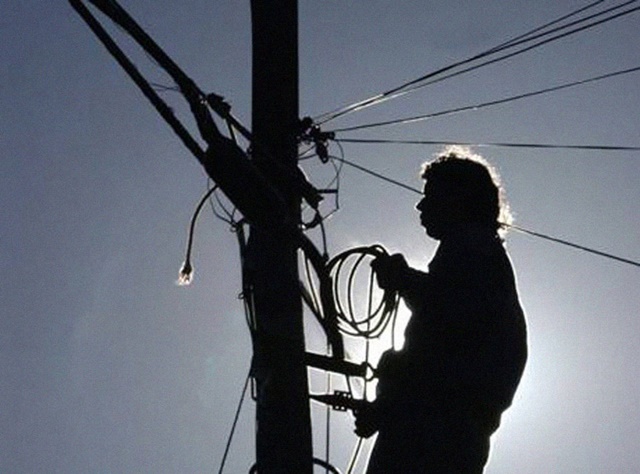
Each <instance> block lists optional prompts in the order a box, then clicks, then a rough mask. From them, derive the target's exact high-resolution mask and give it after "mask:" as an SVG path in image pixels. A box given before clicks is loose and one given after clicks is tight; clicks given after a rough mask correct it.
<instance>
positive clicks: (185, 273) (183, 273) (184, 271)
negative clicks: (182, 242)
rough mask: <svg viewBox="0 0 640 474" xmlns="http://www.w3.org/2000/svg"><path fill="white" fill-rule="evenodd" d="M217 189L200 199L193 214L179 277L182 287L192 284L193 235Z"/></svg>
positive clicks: (210, 190)
mask: <svg viewBox="0 0 640 474" xmlns="http://www.w3.org/2000/svg"><path fill="white" fill-rule="evenodd" d="M216 189H218V186H214V187H212V188H211V189H209V190H208V191H207V192H206V193H205V195H204V196H202V199H200V202H199V203H198V205H197V207H196V210H195V211H194V213H193V216H191V223H190V224H189V238H188V240H187V251H186V255H185V258H184V263H183V264H182V267H181V268H180V273H179V276H178V285H181V286H184V285H188V284H190V283H191V281H192V279H193V266H192V265H191V250H192V246H193V234H194V230H195V227H196V222H197V220H198V215H199V214H200V211H201V210H202V206H204V204H205V203H206V202H207V200H208V199H209V196H211V194H213V192H214V191H215V190H216Z"/></svg>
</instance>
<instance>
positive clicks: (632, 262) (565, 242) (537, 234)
mask: <svg viewBox="0 0 640 474" xmlns="http://www.w3.org/2000/svg"><path fill="white" fill-rule="evenodd" d="M345 163H346V164H348V165H350V166H352V167H354V168H356V169H358V170H360V171H362V172H364V173H366V174H368V175H370V176H373V177H375V178H378V179H381V180H383V181H386V182H388V183H390V184H393V185H396V186H398V187H401V188H403V189H406V190H408V191H411V192H413V193H417V194H422V191H420V190H419V189H418V188H414V187H412V186H409V185H406V184H404V183H401V182H399V181H396V180H394V179H391V178H389V177H387V176H384V175H383V174H380V173H378V172H375V171H372V170H370V169H368V168H365V167H364V166H361V165H357V164H355V163H351V162H347V161H345ZM501 225H502V226H504V227H508V228H511V229H513V230H515V231H518V232H521V233H524V234H528V235H531V236H533V237H538V238H541V239H544V240H548V241H551V242H555V243H557V244H561V245H566V246H568V247H572V248H574V249H578V250H582V251H584V252H587V253H591V254H593V255H598V256H600V257H604V258H608V259H610V260H614V261H617V262H620V263H626V264H628V265H633V266H635V267H640V262H638V261H635V260H631V259H627V258H623V257H619V256H617V255H614V254H611V253H609V252H603V251H601V250H597V249H594V248H591V247H587V246H584V245H580V244H576V243H573V242H570V241H568V240H564V239H559V238H557V237H552V236H550V235H546V234H542V233H540V232H535V231H532V230H529V229H526V228H524V227H520V226H516V225H513V224H505V223H503V224H501Z"/></svg>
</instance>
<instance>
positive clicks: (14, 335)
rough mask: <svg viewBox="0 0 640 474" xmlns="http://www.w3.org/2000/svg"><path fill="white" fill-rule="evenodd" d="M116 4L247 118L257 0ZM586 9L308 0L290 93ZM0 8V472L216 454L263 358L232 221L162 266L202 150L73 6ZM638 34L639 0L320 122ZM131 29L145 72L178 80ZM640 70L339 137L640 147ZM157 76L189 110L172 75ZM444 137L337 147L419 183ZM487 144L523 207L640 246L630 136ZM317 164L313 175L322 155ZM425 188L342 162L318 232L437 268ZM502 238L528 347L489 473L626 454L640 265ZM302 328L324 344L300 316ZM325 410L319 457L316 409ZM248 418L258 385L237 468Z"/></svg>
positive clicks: (235, 467) (197, 181)
mask: <svg viewBox="0 0 640 474" xmlns="http://www.w3.org/2000/svg"><path fill="white" fill-rule="evenodd" d="M122 3H123V6H124V7H125V8H127V10H128V11H129V12H130V13H131V14H132V15H133V16H134V17H135V18H137V19H138V20H139V21H140V23H141V24H142V25H143V26H144V27H145V28H146V29H147V31H148V32H149V33H150V34H151V35H152V36H153V37H154V38H155V39H156V40H157V41H158V42H159V43H160V45H161V46H163V47H164V48H165V49H166V51H167V52H168V53H169V54H170V55H171V56H172V57H173V58H174V59H175V60H176V61H177V62H178V64H180V65H181V66H182V68H183V69H184V70H185V71H186V72H187V73H188V74H190V75H191V76H192V77H193V78H194V79H195V80H196V82H197V83H198V84H199V85H200V87H201V88H202V89H204V90H206V91H212V92H216V93H218V94H221V95H224V96H225V97H226V98H227V100H228V101H229V102H230V103H231V104H232V106H233V111H234V113H235V115H236V116H238V117H239V118H240V119H241V120H242V121H243V122H245V123H246V124H249V123H250V109H251V108H250V81H251V71H250V47H251V38H250V11H249V2H248V1H243V2H238V1H232V0H219V1H216V2H211V1H204V0H193V1H190V2H182V3H179V2H170V1H168V0H155V1H143V2H142V1H138V2H133V1H124V0H123V2H122ZM178 3H179V6H177V5H178ZM588 3H589V2H588V1H587V0H579V1H578V0H562V1H557V0H538V1H536V2H531V1H528V0H511V1H509V2H504V1H500V0H484V1H482V2H471V1H469V2H451V1H447V0H434V1H431V2H421V1H416V0H402V1H390V0H367V1H366V2H365V1H361V2H355V1H351V2H344V1H340V2H339V1H311V0H302V1H301V2H300V71H301V84H300V90H301V92H300V95H301V97H300V101H301V102H300V103H301V113H302V114H303V115H312V116H314V115H318V114H321V113H324V112H327V111H330V110H332V109H334V108H336V107H339V106H342V105H347V104H350V103H352V102H354V101H357V100H360V99H364V98H366V97H369V96H371V95H373V94H376V93H379V92H382V91H385V90H388V89H391V88H393V87H395V86H397V85H400V84H402V83H404V82H406V81H409V80H412V79H415V78H417V77H420V76H421V75H423V74H425V73H427V72H430V71H432V70H435V69H437V68H439V67H443V66H446V65H449V64H451V63H452V62H455V61H457V60H460V59H464V58H466V57H469V56H472V55H474V54H476V53H479V52H482V51H484V50H486V49H488V48H491V47H493V46H495V45H497V44H499V43H501V42H503V41H505V40H507V39H510V38H511V37H513V36H515V35H518V34H520V33H522V32H525V31H527V30H529V29H531V28H533V27H536V26H539V25H541V24H544V23H545V22H547V21H550V20H553V19H555V18H557V17H559V16H561V15H563V14H566V13H569V12H571V11H573V10H575V9H577V8H580V7H581V6H586V5H587V4H588ZM620 3H621V2H620V1H613V0H611V1H603V2H601V5H599V6H598V9H594V10H593V11H594V12H595V11H599V10H602V9H604V8H608V7H610V6H615V5H618V4H620ZM634 3H635V2H632V4H631V5H630V7H629V8H631V7H634ZM636 5H637V4H636ZM1 11H2V13H1V14H0V68H1V69H0V78H1V79H0V110H2V112H1V113H0V143H1V145H2V146H1V149H2V159H1V160H0V180H1V181H0V198H1V202H2V203H3V206H2V208H3V211H2V219H1V222H2V225H1V226H0V264H1V268H2V273H3V275H4V277H3V282H2V285H1V286H0V305H1V311H2V312H1V318H0V379H1V380H2V384H1V385H0V406H2V407H3V408H2V410H1V411H0V445H1V446H2V452H3V454H2V456H1V457H0V472H65V473H85V472H105V473H107V472H109V473H116V472H117V473H120V472H122V473H124V472H149V473H151V472H153V473H177V472H180V473H201V472H217V470H218V467H219V465H220V460H221V457H222V453H223V450H224V446H225V442H226V439H227V436H228V432H229V429H230V426H231V422H232V420H233V415H234V410H235V407H236V404H237V402H238V398H239V396H240V392H241V388H242V386H243V382H244V378H245V376H246V373H247V370H248V367H249V362H250V358H251V348H250V341H249V333H248V329H247V328H246V325H245V321H244V316H243V313H242V311H243V309H242V304H241V302H240V301H239V300H238V298H237V296H238V294H239V292H240V276H239V259H238V253H237V245H236V240H235V236H234V235H233V234H232V233H231V232H229V228H228V226H227V224H225V223H223V222H221V221H219V220H216V219H215V218H214V217H213V216H212V215H211V214H210V213H208V214H206V215H203V217H202V218H201V219H200V221H199V224H198V227H197V230H196V232H197V234H196V242H195V250H194V265H195V268H196V274H195V280H194V282H193V284H192V286H191V287H188V288H183V287H178V286H176V284H175V280H176V277H177V271H178V269H179V267H180V264H181V262H182V259H183V252H184V247H185V243H186V232H187V227H188V223H189V219H190V217H191V212H192V210H193V208H194V206H195V204H196V203H197V201H198V199H199V198H200V195H201V194H202V193H203V192H204V190H205V189H206V179H205V175H204V172H203V171H202V169H201V167H200V166H199V165H198V164H197V162H196V161H195V159H194V158H192V157H191V156H190V155H189V154H188V153H187V151H186V150H185V149H184V148H183V147H182V145H181V144H180V143H179V141H178V140H177V139H176V138H175V136H174V135H173V134H172V133H171V132H170V130H169V129H168V127H167V126H166V125H165V124H164V122H163V121H162V120H161V119H160V118H159V117H158V116H157V115H156V113H155V111H154V110H153V109H152V108H151V106H150V105H149V104H148V103H147V102H146V100H145V99H144V98H143V97H142V95H141V94H140V92H139V91H138V90H137V89H136V88H135V86H134V85H133V84H132V83H131V82H130V80H129V79H128V78H127V77H126V76H125V75H124V73H123V72H122V71H121V70H120V69H119V67H118V66H117V65H116V64H115V62H114V61H113V60H112V59H111V57H110V56H109V55H108V54H107V53H106V52H105V51H104V49H103V48H102V46H101V45H100V44H99V43H98V41H97V40H96V39H95V38H94V37H93V35H92V34H91V33H90V31H89V30H88V28H87V27H86V26H85V25H84V24H83V23H82V22H81V21H80V19H79V17H77V15H76V14H75V13H74V12H73V11H72V9H71V7H70V6H69V5H68V4H67V3H66V2H37V1H34V0H25V1H15V0H14V1H11V0H9V1H7V2H3V6H2V8H1ZM110 31H112V32H114V33H115V34H116V37H118V38H120V39H123V35H122V34H121V33H120V32H118V30H117V29H114V28H110ZM639 41H640V12H635V13H633V14H630V15H626V16H624V17H623V18H619V19H617V20H614V21H611V22H609V23H607V24H604V25H601V26H598V27H596V28H593V29H590V30H588V31H585V32H583V33H580V34H577V35H574V36H571V37H569V38H566V39H563V40H560V41H557V42H554V43H552V44H549V45H546V46H543V47H540V48H538V49H535V50H534V51H531V52H528V53H525V54H523V55H521V56H518V57H516V58H512V59H510V60H508V61H505V62H501V63H498V64H494V65H491V66H488V67H485V68H482V69H479V70H477V71H474V72H472V73H469V74H466V75H462V76H459V77H456V78H452V79H449V80H446V81H442V82H441V83H439V84H437V85H434V86H431V87H428V88H425V89H423V90H421V91H418V92H416V93H414V94H410V95H408V96H406V97H404V98H399V99H394V100H391V101H389V102H387V103H386V104H383V105H380V106H377V107H372V108H370V109H367V110H366V111H362V112H358V113H354V114H352V115H350V116H348V117H345V118H343V119H339V120H336V121H334V122H330V123H328V124H327V125H326V127H325V128H333V127H336V128H339V127H345V126H352V125H360V124H365V123H370V122H377V121H381V120H387V119H394V118H399V117H406V116H412V115H419V114H425V113H430V112H437V111H440V110H445V109H449V108H455V107H461V106H467V105H474V104H478V103H483V102H488V101H493V100H498V99H502V98H505V97H509V96H512V95H517V94H521V93H526V92H529V91H534V90H538V89H543V88H546V87H551V86H556V85H559V84H563V83H566V82H571V81H578V80H582V79H588V78H590V77H594V76H599V75H602V74H607V73H611V72H614V71H618V70H623V69H627V68H633V67H638V66H640V48H638V42H639ZM123 44H124V45H125V46H126V47H127V51H130V52H132V53H134V54H133V57H134V58H135V61H136V64H138V65H139V66H140V67H141V69H142V70H143V71H144V72H145V73H149V74H150V76H151V77H152V79H153V80H154V81H155V82H158V83H160V84H164V85H171V82H170V81H169V80H168V79H167V77H166V76H164V75H163V74H162V73H161V72H159V70H158V68H156V67H155V66H154V65H153V64H152V63H151V62H150V61H149V60H148V58H146V57H145V56H144V54H140V53H139V52H137V50H136V49H135V48H134V47H133V45H132V43H131V42H128V41H126V40H125V41H123ZM638 74H640V73H633V74H627V75H624V76H619V77H615V78H611V79H607V80H603V81H601V82H595V83H591V84H586V85H583V86H580V87H575V88H571V89H565V90H562V91H559V92H556V93H552V94H548V95H544V96H540V97H535V98H529V99H523V100H520V101H515V102H512V103H508V104H503V105H498V106H495V107H488V108H484V109H481V110H477V111H469V112H464V113H460V114H457V115H452V116H448V117H441V118H437V119H432V120H429V121H425V122H420V123H416V124H411V125H399V126H395V127H381V128H377V129H372V130H369V131H354V132H348V133H347V132H345V133H344V134H342V135H340V136H341V137H343V138H383V139H414V140H415V139H423V140H440V141H444V140H450V141H460V142H471V143H487V142H520V143H553V144H565V145H567V144H575V145H615V146H639V145H640V134H639V133H638V130H639V129H640V123H639V120H638V110H639V109H640V91H639V89H638V80H639V76H638ZM162 96H163V97H164V98H166V100H168V101H169V102H170V103H171V105H172V106H174V107H176V112H177V113H179V114H182V115H181V117H183V118H185V117H186V115H184V113H183V112H184V108H183V107H182V106H181V105H180V104H181V101H180V97H179V95H177V94H176V93H174V92H172V91H167V92H163V94H162ZM189 123H191V122H189ZM192 130H193V129H192ZM437 150H438V147H433V146H399V145H371V144H366V145H356V144H344V157H345V158H346V159H348V160H350V161H353V162H356V163H358V164H360V165H362V166H366V167H369V168H371V169H373V170H376V171H378V172H380V173H383V174H385V175H387V176H390V177H392V178H394V179H396V180H398V181H401V182H404V183H407V184H409V185H411V186H415V187H420V186H421V183H420V181H419V179H418V170H419V166H420V164H421V163H422V162H423V161H425V160H426V159H428V158H429V157H430V156H431V155H432V154H433V153H435V152H436V151H437ZM330 151H331V152H332V153H334V154H338V155H339V153H340V150H339V149H338V148H337V147H336V146H335V145H333V146H332V148H331V150H330ZM476 151H479V152H480V153H482V154H483V155H484V156H485V157H486V158H487V159H488V160H489V161H491V162H492V163H493V164H495V165H496V166H497V167H498V169H499V171H500V172H501V174H502V177H503V181H504V183H505V186H506V188H507V193H508V197H509V199H510V202H511V206H512V209H513V211H514V212H515V215H516V219H517V223H518V224H520V225H522V226H523V227H526V228H529V229H532V230H535V231H538V232H542V233H546V234H549V235H552V236H555V237H559V238H564V239H568V240H571V241H574V242H576V243H579V244H582V245H586V246H590V247H594V248H597V249H600V250H603V251H607V252H611V253H614V254H616V255H620V256H621V257H626V258H629V259H633V260H636V261H637V260H640V251H639V249H640V227H639V224H638V223H639V222H640V213H639V212H638V207H637V203H638V202H640V186H638V179H639V178H640V154H639V153H638V152H637V151H632V152H629V151H626V152H620V151H617V152H613V151H576V150H539V149H522V148H514V149H507V148H493V147H486V148H484V147H483V148H476ZM308 164H309V166H308V167H307V174H308V175H309V177H310V179H311V180H312V181H314V182H315V183H316V184H317V185H318V186H323V185H325V184H326V180H327V179H330V177H331V170H332V168H328V167H329V166H330V165H322V164H320V163H319V162H317V163H311V162H309V163H308ZM416 199H417V195H415V194H412V193H411V192H408V191H406V190H403V189H401V188H398V187H395V186H393V185H390V184H388V183H385V182H383V181H380V180H377V179H376V178H373V177H371V176H368V175H365V174H363V173H361V172H359V171H357V170H355V169H352V168H348V167H345V168H344V169H343V172H342V175H341V194H340V211H339V212H338V213H336V214H335V215H334V216H333V217H332V218H331V219H330V220H329V221H328V222H327V235H328V242H329V249H330V252H331V253H332V254H335V253H337V252H339V251H341V250H344V249H346V248H348V247H351V246H354V245H360V244H371V243H376V242H379V243H382V244H383V245H385V246H386V247H387V248H388V249H390V250H391V251H400V252H403V253H405V254H406V255H407V257H408V259H409V260H410V262H411V263H412V264H414V265H415V266H418V267H421V268H425V267H426V264H427V263H428V260H429V258H430V256H431V254H432V252H433V250H434V248H435V245H434V242H432V241H430V240H428V239H427V238H426V237H425V236H424V233H423V231H422V230H421V229H420V227H419V225H418V222H417V215H416V213H415V212H414V210H413V205H414V203H415V201H416ZM329 204H330V203H329ZM508 248H509V250H510V253H511V256H512V259H513V261H514V264H515V267H516V270H517V274H518V279H519V288H520V294H521V299H522V302H523V305H524V306H525V309H526V311H527V317H528V324H529V334H530V360H529V364H528V367H527V370H526V373H525V376H524V379H523V382H522V385H521V388H520V391H519V393H518V395H517V397H516V401H515V403H514V405H513V407H512V408H511V409H510V411H509V412H508V414H506V415H505V417H504V418H503V426H502V427H501V428H500V431H499V432H498V434H497V435H496V436H495V437H494V443H493V450H492V455H491V459H490V462H489V465H488V468H487V470H486V472H487V473H488V474H507V473H515V472H517V473H523V474H539V473H559V474H565V473H566V474H572V473H584V472H589V473H591V472H592V473H604V472H615V473H636V472H640V452H639V451H638V449H637V447H638V444H639V443H640V368H639V366H638V364H637V358H638V355H639V349H638V347H639V343H640V322H639V320H638V317H637V316H638V311H639V310H640V292H638V291H637V289H638V281H639V280H640V269H638V268H637V267H633V266H630V265H625V264H622V263H618V262H615V261H611V260H607V259H604V258H602V257H598V256H594V255H590V254H587V253H584V252H581V251H578V250H574V249H570V248H566V247H563V246H560V245H557V244H553V243H550V242H547V241H543V240H540V239H535V238H531V237H527V236H524V235H520V234H516V233H511V234H510V235H509V237H508ZM309 344H310V345H313V346H315V347H322V341H321V340H320V338H319V336H318V331H317V329H314V327H313V323H310V328H309ZM353 356H354V358H356V359H357V358H358V357H361V354H359V353H357V352H356V353H354V354H353ZM316 388H317V387H316ZM320 388H322V387H321V386H320ZM314 420H315V424H314V432H315V433H316V437H317V443H316V446H315V447H316V453H317V454H318V455H319V456H322V455H323V454H322V453H324V441H323V440H324V412H323V411H320V410H315V411H314ZM332 420H333V429H332V433H333V437H332V440H333V441H332V453H333V454H332V462H333V463H334V464H336V465H337V466H338V467H339V468H340V469H343V470H344V469H345V467H346V464H347V462H348V459H349V456H350V454H351V451H352V449H353V447H354V445H355V442H356V438H355V437H354V436H353V435H351V431H352V421H351V417H350V416H349V415H341V414H335V415H333V416H332ZM253 431H254V425H253V405H252V403H251V402H247V403H246V404H245V406H244V408H243V411H242V414H241V417H240V425H239V428H238V431H237V434H236V440H235V442H234V444H233V446H232V449H231V451H230V455H229V460H228V464H227V469H226V471H225V472H230V473H236V472H247V471H248V469H249V467H250V465H251V463H252V459H253Z"/></svg>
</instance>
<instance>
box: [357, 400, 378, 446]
mask: <svg viewBox="0 0 640 474" xmlns="http://www.w3.org/2000/svg"><path fill="white" fill-rule="evenodd" d="M353 414H354V416H355V417H356V429H355V433H356V434H357V435H358V436H360V437H362V438H369V437H370V436H373V434H374V433H375V432H376V431H378V429H380V410H379V408H378V406H377V405H376V403H375V402H373V403H371V402H367V403H365V404H364V405H363V406H362V408H359V409H358V410H354V412H353Z"/></svg>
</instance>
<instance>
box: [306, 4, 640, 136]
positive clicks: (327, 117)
mask: <svg viewBox="0 0 640 474" xmlns="http://www.w3.org/2000/svg"><path fill="white" fill-rule="evenodd" d="M636 1H637V0H629V1H627V2H624V3H622V4H620V5H617V6H615V7H612V8H609V9H606V10H604V11H602V12H599V13H596V14H593V15H590V16H587V17H585V18H582V19H580V20H576V21H573V22H570V23H568V24H565V25H562V26H559V27H556V28H553V29H551V30H549V31H547V32H543V33H538V34H535V35H529V34H528V33H525V34H524V35H521V36H523V38H522V39H520V40H517V41H513V40H510V41H507V42H506V43H503V45H502V46H499V47H493V48H491V49H489V50H487V51H484V52H482V53H480V54H477V55H474V56H471V57H469V58H466V59H463V60H461V61H458V62H456V63H453V64H450V65H448V66H445V67H443V68H440V69H437V70H435V71H433V72H430V73H427V74H425V75H423V76H421V77H419V78H417V79H414V80H412V81H409V82H406V83H404V84H402V85H400V86H398V87H395V88H393V89H390V90H388V91H386V92H383V93H380V94H377V95H375V96H372V97H370V98H368V99H365V100H362V101H359V102H356V103H353V104H351V105H348V106H346V107H342V108H339V109H336V110H335V111H332V112H328V113H326V114H323V115H320V116H319V117H317V118H315V119H314V122H315V123H317V124H318V125H322V124H324V123H326V122H329V121H331V120H335V119H337V118H339V117H342V116H344V115H347V114H350V113H353V112H356V111H360V110H363V109H365V108H368V107H371V106H373V105H378V104H381V103H383V102H386V101H388V100H390V99H394V98H397V97H401V96H403V95H405V94H408V93H410V92H413V91H416V90H418V89H421V88H423V87H426V86H428V85H431V84H435V83H436V82H440V81H442V80H445V79H449V78H451V77H455V76H458V75H461V74H465V73H467V72H470V71H473V70H476V69H478V68H481V67H484V66H488V65H490V64H494V63H497V62H500V61H504V60H506V59H510V58H512V57H514V56H518V55H520V54H523V53H525V52H527V51H531V50H533V49H535V48H538V47H540V46H543V45H545V44H548V43H551V42H553V41H557V40H559V39H562V38H565V37H567V36H570V35H573V34H576V33H579V32H582V31H585V30H587V29H589V28H593V27H595V26H598V25H601V24H604V23H606V22H608V21H611V20H614V19H617V18H620V17H622V16H625V15H628V14H630V13H633V12H635V11H637V10H639V9H640V7H635V8H631V9H628V10H625V11H623V12H619V13H615V14H611V15H609V16H608V17H606V18H603V19H599V20H596V21H593V22H591V23H587V22H588V21H589V20H593V19H594V18H597V17H599V16H602V15H606V14H608V13H612V12H614V11H615V10H617V9H620V8H622V7H625V6H627V5H630V4H632V3H635V2H636ZM584 23H586V24H584ZM572 27H575V28H573V29H570V30H569V31H565V32H563V33H558V34H557V35H554V36H551V37H549V38H545V36H549V35H553V34H554V33H557V32H560V31H562V30H564V29H568V28H572ZM536 40H540V41H536ZM534 41H536V42H534ZM529 42H534V43H533V44H532V45H529V46H526V47H523V48H521V49H518V50H516V51H514V52H511V53H508V54H505V55H502V56H499V57H497V58H494V59H491V60H486V61H484V62H482V63H480V64H476V65H474V66H470V67H467V68H464V69H462V70H460V71H457V72H453V73H449V74H447V75H444V74H445V73H448V72H449V71H452V70H454V69H456V68H458V67H461V66H464V65H466V64H470V63H473V62H475V61H478V60H481V59H484V58H486V57H488V56H491V55H494V54H497V53H500V52H502V51H505V50H508V49H512V48H516V47H519V46H521V45H525V44H527V43H529Z"/></svg>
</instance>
